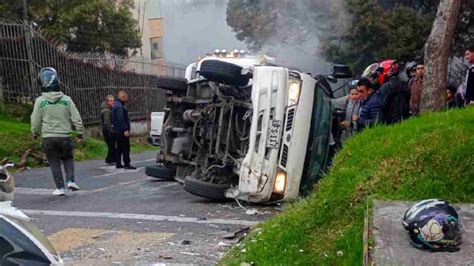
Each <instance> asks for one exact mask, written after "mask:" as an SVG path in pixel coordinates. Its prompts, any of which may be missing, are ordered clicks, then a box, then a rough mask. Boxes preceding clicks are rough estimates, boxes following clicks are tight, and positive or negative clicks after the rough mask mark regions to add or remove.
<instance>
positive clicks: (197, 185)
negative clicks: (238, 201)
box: [184, 176, 230, 201]
mask: <svg viewBox="0 0 474 266" xmlns="http://www.w3.org/2000/svg"><path fill="white" fill-rule="evenodd" d="M229 188H230V185H229V184H213V183H209V182H205V181H201V180H199V179H197V178H196V177H195V176H188V177H186V179H185V180H184V190H186V191H187V192H189V193H191V194H193V195H196V196H200V197H203V198H207V199H211V200H219V201H223V200H226V199H227V198H226V196H225V192H226V190H227V189H229Z"/></svg>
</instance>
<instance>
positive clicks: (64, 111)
mask: <svg viewBox="0 0 474 266" xmlns="http://www.w3.org/2000/svg"><path fill="white" fill-rule="evenodd" d="M38 85H39V87H40V88H41V96H40V97H38V98H37V99H36V101H35V105H34V108H33V113H32V114H31V132H32V133H33V138H34V139H37V138H38V136H39V135H40V134H41V136H42V138H43V149H44V153H45V154H46V157H47V159H48V163H49V166H50V168H51V172H52V174H53V178H54V183H55V184H56V190H54V191H53V195H55V196H64V195H65V194H66V189H65V186H64V179H63V173H62V169H61V162H62V163H63V166H64V171H65V172H66V185H67V188H68V189H71V190H73V191H76V190H79V186H78V185H77V184H76V183H75V180H74V156H73V143H72V140H71V133H72V125H74V127H75V128H76V130H77V133H78V135H77V143H79V144H80V143H82V135H83V134H84V126H83V125H82V119H81V115H80V114H79V111H78V110H77V108H76V105H75V104H74V102H73V101H72V100H71V98H70V97H69V96H67V95H64V94H63V93H62V92H61V91H60V86H59V78H58V74H57V72H56V70H55V69H54V68H51V67H46V68H43V69H42V70H41V71H40V73H39V74H38Z"/></svg>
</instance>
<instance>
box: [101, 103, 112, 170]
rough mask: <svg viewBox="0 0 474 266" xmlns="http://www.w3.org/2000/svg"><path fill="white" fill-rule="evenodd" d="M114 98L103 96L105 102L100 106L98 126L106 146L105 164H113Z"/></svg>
mask: <svg viewBox="0 0 474 266" xmlns="http://www.w3.org/2000/svg"><path fill="white" fill-rule="evenodd" d="M114 102H115V97H114V96H113V95H107V96H105V101H104V102H103V103H102V104H101V105H100V126H101V128H102V136H103V137H104V141H105V143H106V144H107V157H106V158H105V163H107V164H115V152H116V151H115V142H114V135H113V133H114V127H113V125H112V107H114Z"/></svg>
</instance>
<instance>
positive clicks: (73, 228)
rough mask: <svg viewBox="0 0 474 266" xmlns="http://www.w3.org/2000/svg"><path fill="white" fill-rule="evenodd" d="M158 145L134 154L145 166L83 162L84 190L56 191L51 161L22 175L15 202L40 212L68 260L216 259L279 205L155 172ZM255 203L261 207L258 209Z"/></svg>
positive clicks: (37, 216)
mask: <svg viewBox="0 0 474 266" xmlns="http://www.w3.org/2000/svg"><path fill="white" fill-rule="evenodd" d="M154 158H155V153H154V152H145V153H141V154H136V155H133V156H132V164H133V165H135V166H137V167H138V169H137V170H123V169H115V167H113V166H108V165H105V164H104V163H103V161H102V160H95V161H87V162H79V163H76V165H75V166H76V182H77V183H78V185H79V186H80V187H81V190H80V191H78V192H69V193H68V195H67V196H65V197H58V196H52V195H51V192H52V190H53V187H54V185H53V181H52V177H51V173H50V170H49V168H39V169H30V170H27V171H25V172H22V173H17V174H15V178H16V184H17V190H16V194H15V200H14V203H15V205H16V206H17V207H18V208H20V209H22V210H24V211H25V212H26V213H27V214H28V215H29V216H31V217H32V218H34V223H35V224H36V225H37V226H38V227H39V228H40V229H41V230H42V231H43V232H44V233H45V234H46V235H47V236H48V238H49V239H50V240H51V241H52V242H53V244H54V246H55V247H56V249H58V251H59V252H60V254H61V256H62V257H63V259H64V261H65V263H66V264H68V265H98V264H101V265H104V264H105V265H112V264H116V265H117V264H118V265H120V264H126V265H131V264H132V265H133V264H140V265H143V264H157V263H158V264H160V263H164V264H168V265H173V264H195V265H212V264H215V262H217V261H218V260H219V258H220V257H221V256H222V255H223V253H224V252H225V250H227V249H228V248H229V247H230V246H232V245H234V244H236V243H237V241H238V239H239V236H237V237H236V238H233V239H232V238H231V239H226V238H224V237H225V236H226V234H227V236H229V233H231V234H232V233H233V232H237V231H239V230H241V229H244V228H247V227H252V226H254V225H255V224H257V223H258V222H260V221H262V220H265V219H268V218H269V217H271V216H272V215H274V214H275V213H276V212H277V210H276V209H278V207H275V206H255V205H248V204H245V203H244V204H243V205H244V207H245V208H247V209H251V210H252V211H249V212H246V210H245V209H243V208H241V207H239V205H238V204H237V203H236V202H232V201H230V202H212V201H208V200H206V199H203V198H200V197H196V196H193V195H191V194H189V193H187V192H186V191H184V190H183V188H182V186H181V185H180V184H178V183H176V182H166V181H161V180H159V179H154V178H151V177H147V176H146V175H145V173H144V166H146V165H150V164H153V162H154ZM254 210H256V211H257V213H256V214H254Z"/></svg>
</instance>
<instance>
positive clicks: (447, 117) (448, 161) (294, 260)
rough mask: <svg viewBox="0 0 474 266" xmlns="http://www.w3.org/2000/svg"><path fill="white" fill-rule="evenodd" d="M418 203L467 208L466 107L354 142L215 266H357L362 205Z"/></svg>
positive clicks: (473, 155)
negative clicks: (303, 193)
mask: <svg viewBox="0 0 474 266" xmlns="http://www.w3.org/2000/svg"><path fill="white" fill-rule="evenodd" d="M426 198H442V199H447V200H449V201H451V202H453V203H457V202H474V108H469V109H466V110H455V111H449V112H444V113H436V114H428V115H425V116H423V117H420V118H416V119H410V120H408V121H406V122H404V123H402V124H399V125H396V126H379V127H376V128H373V129H370V130H366V131H364V132H363V133H361V134H360V135H358V136H355V137H354V138H353V139H351V140H350V141H349V142H347V143H346V145H345V147H344V149H343V150H341V152H339V153H338V155H337V156H336V158H335V163H334V167H333V169H332V170H331V172H330V173H329V174H328V175H327V176H326V177H324V178H323V179H322V180H321V182H320V183H319V185H318V187H317V189H316V191H315V193H313V194H312V195H310V196H309V197H308V198H306V199H304V200H301V201H300V202H298V203H295V204H293V205H291V206H288V208H286V209H285V211H284V212H283V213H282V214H280V215H277V216H276V217H274V218H273V219H271V220H270V221H269V222H266V223H263V224H262V225H260V226H258V228H257V229H256V230H254V231H253V232H252V233H251V235H250V236H249V237H248V238H247V239H246V240H245V241H244V242H243V244H242V245H240V246H238V247H235V248H233V249H232V250H231V251H230V252H229V253H228V254H227V255H226V257H225V258H224V259H223V260H222V261H221V264H224V265H239V264H240V263H241V262H247V263H252V262H253V263H256V265H321V264H326V265H360V264H362V255H363V243H362V233H363V225H364V213H365V211H366V209H367V206H369V208H370V207H371V206H372V202H373V200H374V199H381V200H421V199H426Z"/></svg>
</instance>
